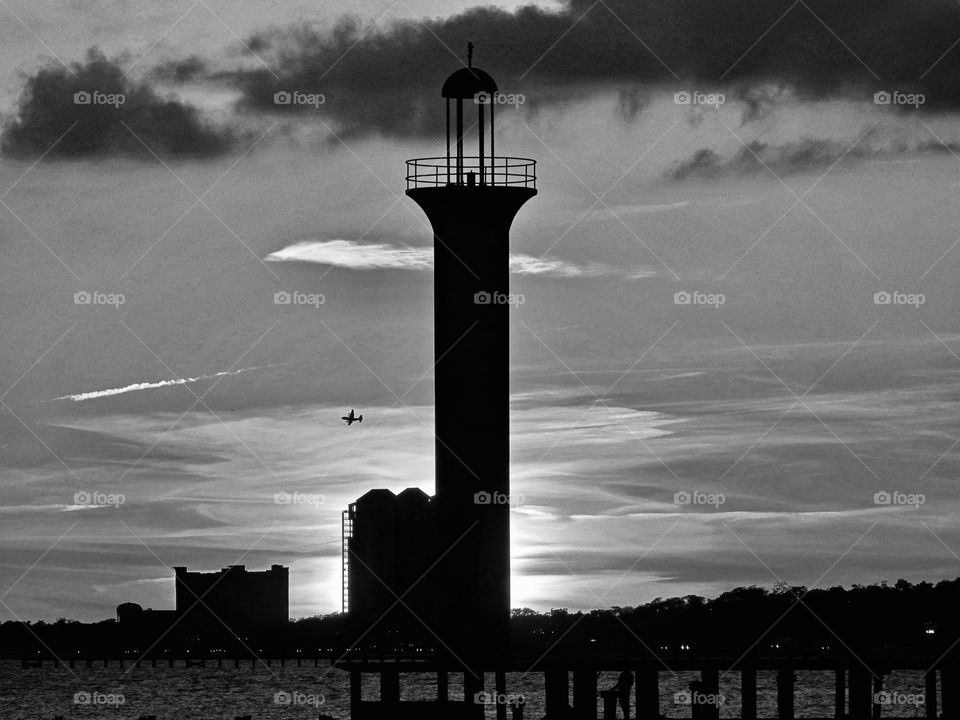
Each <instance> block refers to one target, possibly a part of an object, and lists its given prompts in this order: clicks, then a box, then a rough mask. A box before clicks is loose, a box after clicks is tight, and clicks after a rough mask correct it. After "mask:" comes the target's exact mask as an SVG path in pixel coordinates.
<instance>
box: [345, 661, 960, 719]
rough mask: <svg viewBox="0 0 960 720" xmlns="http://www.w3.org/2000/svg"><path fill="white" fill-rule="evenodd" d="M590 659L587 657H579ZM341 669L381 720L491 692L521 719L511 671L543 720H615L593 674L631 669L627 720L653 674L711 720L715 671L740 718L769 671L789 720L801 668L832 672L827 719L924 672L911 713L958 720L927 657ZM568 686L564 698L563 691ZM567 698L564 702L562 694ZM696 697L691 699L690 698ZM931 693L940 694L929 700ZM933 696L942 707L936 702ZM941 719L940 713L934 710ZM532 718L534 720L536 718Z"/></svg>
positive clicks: (640, 715)
mask: <svg viewBox="0 0 960 720" xmlns="http://www.w3.org/2000/svg"><path fill="white" fill-rule="evenodd" d="M587 655H589V653H587ZM335 665H336V667H338V668H340V669H342V670H344V671H346V672H348V673H350V717H351V719H352V720H385V719H386V718H396V717H418V718H438V719H439V718H444V719H445V720H446V719H452V718H457V719H459V718H464V719H467V718H469V719H470V720H481V719H482V718H483V717H484V705H483V704H480V703H477V702H475V701H474V696H475V694H476V693H484V692H486V693H490V694H492V695H494V696H496V698H497V699H499V700H500V701H499V702H497V703H496V713H497V720H508V718H509V720H523V718H524V707H523V704H522V703H514V704H511V703H510V702H509V698H510V697H511V695H512V694H513V695H514V696H516V695H519V694H520V689H519V688H511V687H509V686H508V685H507V683H506V675H507V673H510V672H516V673H523V674H530V673H539V674H542V676H543V687H544V698H545V703H546V712H545V715H546V718H547V720H554V719H555V718H571V719H575V720H601V718H602V720H615V719H616V718H617V717H618V715H617V699H616V698H615V697H612V696H611V694H610V693H604V695H606V698H605V702H604V709H603V711H598V709H597V704H598V703H597V698H598V693H599V688H598V683H597V678H598V676H599V673H601V672H604V671H615V672H621V671H624V670H628V671H630V672H632V673H633V675H634V678H635V682H634V685H633V690H632V692H631V696H630V705H631V717H632V718H637V719H638V720H657V719H658V718H660V717H661V716H660V703H661V695H662V694H661V689H660V675H661V674H662V673H671V672H681V671H693V672H698V673H699V681H698V682H696V683H695V685H696V690H695V691H694V692H692V693H691V695H692V697H691V698H690V706H689V708H690V709H689V715H688V717H692V718H694V719H695V720H716V719H717V718H719V717H720V707H719V705H718V704H717V703H716V702H711V700H710V698H716V697H717V696H719V693H720V690H721V689H720V673H721V672H736V673H738V674H739V689H740V694H741V707H740V714H739V716H738V717H740V718H741V720H760V716H759V715H758V712H757V673H758V672H760V671H773V672H775V673H776V679H777V680H776V688H777V689H776V708H777V711H776V715H775V716H774V717H776V718H778V720H794V718H795V717H796V715H795V709H794V699H795V693H796V689H797V684H796V672H797V671H802V670H820V671H824V670H827V671H830V670H832V671H833V672H834V675H835V683H834V703H833V705H834V714H833V715H832V718H834V719H836V718H847V719H848V720H875V719H877V718H881V717H883V716H884V705H882V704H881V703H880V702H878V701H877V699H878V695H877V694H878V693H881V692H882V691H883V688H884V678H885V677H886V676H888V675H889V674H890V673H891V672H892V671H894V670H915V671H920V672H922V673H924V683H925V687H924V695H925V702H924V703H923V705H922V707H920V709H919V710H918V715H917V717H924V718H928V719H935V718H940V717H943V718H953V719H956V718H960V658H957V657H951V658H949V659H948V658H938V657H934V656H926V655H914V656H909V655H897V656H874V657H870V658H857V657H853V656H851V655H839V654H823V655H797V656H775V655H750V656H748V657H744V658H737V657H732V656H731V657H722V656H703V657H697V656H690V655H678V656H662V657H659V658H655V657H653V656H651V655H646V656H638V657H624V656H621V657H610V658H603V659H601V658H597V657H581V656H578V657H573V656H570V657H558V656H549V655H548V656H546V657H542V658H537V657H528V658H524V657H515V658H513V659H512V660H510V661H509V662H506V663H501V664H498V665H496V666H495V667H483V668H480V667H475V668H472V669H467V668H464V667H462V666H459V667H458V666H457V665H456V664H451V663H446V662H444V661H441V660H439V659H436V660H424V659H416V658H402V657H395V658H386V657H381V658H368V659H359V658H353V659H350V660H345V661H341V662H338V663H336V664H335ZM401 673H404V674H406V673H425V674H427V673H428V674H434V675H435V676H436V679H437V697H436V701H435V702H432V703H426V702H422V701H421V702H402V701H401V700H400V684H399V678H400V675H401ZM454 673H462V674H463V676H464V683H463V686H464V700H463V701H452V700H451V699H450V698H449V697H448V687H449V680H450V675H451V674H454ZM491 673H492V674H493V675H494V677H495V681H494V683H493V686H492V687H485V686H484V674H491ZM367 674H373V675H377V676H379V687H380V699H379V700H365V699H363V697H362V693H361V688H362V686H363V680H364V675H367ZM571 690H572V693H571ZM571 694H572V703H571V702H570V697H571ZM698 694H699V695H698ZM938 694H939V695H940V698H938ZM941 698H942V706H943V707H942V708H941V707H939V704H940V703H938V699H941ZM941 712H942V713H943V714H942V715H941V714H940V713H941ZM536 720H539V718H536Z"/></svg>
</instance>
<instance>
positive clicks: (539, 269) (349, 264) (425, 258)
mask: <svg viewBox="0 0 960 720" xmlns="http://www.w3.org/2000/svg"><path fill="white" fill-rule="evenodd" d="M266 260H267V261H268V262H310V263H318V264H321V265H333V266H336V267H342V268H348V269H350V270H422V271H431V270H433V248H429V247H409V246H406V245H403V246H401V245H393V244H391V243H371V244H361V243H359V242H357V241H355V240H341V239H336V240H305V241H303V242H298V243H294V244H293V245H288V246H287V247H285V248H283V249H281V250H277V251H276V252H272V253H270V254H269V255H267V257H266ZM510 271H511V272H515V273H520V274H523V275H542V276H545V277H560V278H574V277H601V276H619V277H624V278H626V279H630V280H636V279H640V278H645V277H650V276H651V275H653V274H655V271H654V270H653V269H652V268H647V267H636V268H622V267H616V266H614V265H609V264H606V263H577V262H572V261H569V260H561V259H559V258H553V257H547V256H544V257H535V256H533V255H524V254H515V255H511V256H510Z"/></svg>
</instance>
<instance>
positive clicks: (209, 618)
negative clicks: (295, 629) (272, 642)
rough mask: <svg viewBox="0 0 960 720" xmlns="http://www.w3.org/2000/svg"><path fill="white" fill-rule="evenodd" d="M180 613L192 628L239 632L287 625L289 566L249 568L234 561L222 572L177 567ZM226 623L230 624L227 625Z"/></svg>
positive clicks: (186, 623) (177, 594) (178, 608)
mask: <svg viewBox="0 0 960 720" xmlns="http://www.w3.org/2000/svg"><path fill="white" fill-rule="evenodd" d="M174 572H175V573H176V583H177V584H176V604H177V609H176V612H177V615H178V616H180V615H182V616H183V620H182V621H181V622H182V623H183V624H184V625H185V626H186V627H188V628H209V629H212V630H215V631H217V632H220V631H222V630H225V629H227V628H228V629H229V630H231V631H233V632H235V633H238V634H239V633H242V632H245V631H248V630H256V629H262V628H268V627H278V626H282V625H285V624H286V623H287V622H289V620H290V610H289V605H290V589H289V588H290V580H289V568H286V567H283V566H282V565H273V566H271V567H270V569H269V570H263V571H260V572H257V571H249V570H247V569H246V568H245V567H244V566H243V565H231V566H230V567H227V568H224V569H223V570H220V571H219V572H209V573H204V572H189V571H188V570H187V568H185V567H175V568H174ZM224 626H226V628H224Z"/></svg>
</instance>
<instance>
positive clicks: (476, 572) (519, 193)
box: [345, 47, 537, 661]
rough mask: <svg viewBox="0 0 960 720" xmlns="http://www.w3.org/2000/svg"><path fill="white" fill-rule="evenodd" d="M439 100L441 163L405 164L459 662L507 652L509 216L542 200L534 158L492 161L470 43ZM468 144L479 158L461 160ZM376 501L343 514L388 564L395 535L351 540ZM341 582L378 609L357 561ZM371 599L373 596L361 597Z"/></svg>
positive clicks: (444, 607) (444, 582)
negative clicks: (430, 307) (420, 273)
mask: <svg viewBox="0 0 960 720" xmlns="http://www.w3.org/2000/svg"><path fill="white" fill-rule="evenodd" d="M441 95H442V96H443V97H444V98H445V101H446V125H447V141H446V156H445V157H435V158H418V159H415V160H408V161H407V195H409V196H410V198H411V199H413V200H414V201H416V203H417V204H418V205H419V206H420V207H421V208H422V209H423V211H424V212H425V213H426V214H427V216H428V217H429V219H430V223H431V225H432V227H433V232H434V353H435V394H436V445H435V451H436V495H435V497H434V498H433V499H432V500H431V503H430V505H431V506H432V507H435V510H434V513H435V519H436V537H435V540H434V550H433V557H435V558H436V567H435V568H433V569H432V570H431V572H430V573H429V574H430V576H431V577H430V579H429V580H430V582H431V585H432V587H434V588H435V589H436V605H437V614H436V616H435V622H436V627H437V629H438V636H439V640H440V642H441V644H442V645H443V647H444V648H445V649H446V650H447V651H450V652H452V654H453V655H454V656H456V657H459V658H477V657H481V658H485V657H492V656H497V655H505V654H508V653H509V633H508V627H509V617H510V505H509V503H510V468H509V461H510V441H509V421H510V418H509V403H510V398H509V391H510V388H509V332H510V328H509V325H510V323H509V314H510V312H511V306H512V305H513V304H514V303H515V302H516V298H514V297H513V296H511V295H510V294H509V239H510V225H511V224H512V222H513V219H514V216H515V215H516V213H517V212H518V211H519V209H520V207H521V206H522V205H523V204H524V203H525V202H527V200H529V199H530V198H532V197H533V196H534V195H536V193H537V191H536V174H535V162H534V161H533V160H527V159H523V158H511V157H497V156H496V154H495V133H494V108H495V107H496V106H497V105H498V104H499V101H500V96H499V95H498V90H497V85H496V83H495V82H494V80H493V78H492V77H490V75H488V74H487V73H486V72H484V71H483V70H480V69H479V68H475V67H473V66H472V47H471V48H470V50H469V52H468V60H467V67H463V68H461V69H459V70H457V71H456V72H454V73H453V74H452V75H450V76H449V77H448V78H447V80H446V82H444V84H443V88H442V91H441ZM474 113H475V114H474ZM487 115H489V119H488V118H487ZM451 120H452V123H451ZM465 127H466V128H467V129H466V130H465ZM468 135H469V136H471V137H470V138H468ZM472 138H475V139H476V147H477V154H476V155H472V156H471V155H465V154H464V144H465V141H469V142H472ZM487 148H489V150H488V149H487ZM375 492H377V493H381V492H384V491H375ZM369 495H370V494H368V495H365V496H364V497H363V498H361V499H360V500H359V501H358V502H357V503H356V504H355V506H356V507H355V506H354V505H351V510H349V511H348V514H353V515H354V516H355V517H354V519H353V520H352V522H353V524H354V527H353V528H352V531H351V532H352V537H351V539H350V540H349V543H352V545H351V546H352V547H356V548H358V549H359V548H360V547H361V546H362V547H363V548H364V552H367V553H368V554H369V556H370V557H371V558H375V559H376V560H377V561H378V562H381V563H383V564H386V563H387V558H390V557H392V556H393V553H394V550H393V549H390V548H387V547H385V546H386V545H390V544H392V543H394V538H395V537H396V536H397V534H398V533H397V531H396V529H395V528H393V527H392V526H390V528H391V529H390V531H389V532H384V533H383V535H382V536H381V537H379V538H378V537H377V534H376V533H371V535H370V536H369V537H365V538H364V539H363V541H362V542H360V541H357V540H356V538H357V536H358V527H359V523H360V521H361V518H362V511H363V509H364V508H363V507H361V504H362V502H363V501H364V500H365V499H367V501H368V503H369V504H370V506H371V507H374V506H375V504H376V503H387V500H386V499H385V498H383V497H381V496H379V495H378V496H376V499H374V498H370V497H369ZM376 506H377V507H379V505H376ZM384 513H385V514H384V517H386V515H387V513H386V512H385V511H384ZM374 514H376V513H374ZM384 522H385V523H386V522H387V521H386V520H384ZM385 527H386V525H385ZM367 542H369V543H371V545H370V546H369V547H368V546H367V545H366V543H367ZM345 552H346V549H345ZM378 567H381V566H380V565H378ZM345 582H347V586H348V588H349V589H348V591H347V594H348V596H349V597H348V608H349V611H350V613H351V615H353V614H354V613H357V614H358V615H363V616H365V614H366V613H367V612H369V611H371V610H372V609H373V608H374V607H379V603H380V602H381V599H380V595H379V593H378V591H376V590H373V589H369V590H368V588H372V585H371V584H370V583H369V580H368V579H365V580H359V579H358V580H357V583H358V584H357V585H356V586H354V585H353V584H352V583H353V582H354V579H353V560H352V558H351V559H349V567H348V569H347V570H346V571H345ZM366 592H370V593H373V594H374V596H375V597H376V599H375V600H372V601H371V600H367V599H361V597H360V596H361V595H364V594H365V593H366ZM368 603H369V604H368ZM374 619H375V618H372V617H371V618H370V620H371V621H373V620H374ZM468 661H469V660H468Z"/></svg>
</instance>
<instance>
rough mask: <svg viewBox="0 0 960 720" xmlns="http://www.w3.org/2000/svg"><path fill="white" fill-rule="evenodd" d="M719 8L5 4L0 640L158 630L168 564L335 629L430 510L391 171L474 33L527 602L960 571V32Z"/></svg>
mask: <svg viewBox="0 0 960 720" xmlns="http://www.w3.org/2000/svg"><path fill="white" fill-rule="evenodd" d="M729 5H730V7H727V8H723V9H715V8H714V7H713V5H712V4H707V5H704V4H702V3H695V2H667V1H666V0H653V1H651V2H646V3H633V2H630V3H628V2H625V1H624V2H608V3H604V2H600V3H594V4H590V3H589V2H585V1H581V0H573V1H572V2H570V3H568V4H562V3H543V4H542V5H541V6H540V7H539V8H534V7H527V8H522V9H519V10H518V9H517V8H518V4H511V3H503V4H498V5H496V6H489V7H487V8H486V9H483V10H470V11H468V12H467V13H466V14H462V13H463V12H464V11H467V10H468V9H469V7H470V3H467V2H456V3H452V4H451V3H449V2H444V3H439V2H430V1H428V0H419V1H417V0H410V1H409V2H407V1H406V0H401V1H400V2H397V3H390V2H381V3H377V2H362V3H356V2H352V3H346V2H330V3H324V4H322V5H318V4H316V3H313V4H305V3H299V2H296V3H294V2H291V3H286V2H278V3H272V4H270V5H269V6H268V5H264V4H263V3H253V2H239V3H237V2H233V3H224V2H214V1H213V0H202V1H199V2H193V3H192V2H190V0H184V2H177V3H155V4H154V3H146V4H144V3H129V2H125V1H123V0H102V1H101V2H97V3H83V4H77V3H70V2H56V3H54V2H39V3H27V2H20V1H14V0H9V1H8V3H6V4H4V6H3V7H0V16H3V20H2V22H0V48H2V50H0V52H2V59H3V60H4V62H3V64H2V65H3V67H5V68H7V70H6V71H4V73H3V74H0V110H2V112H3V119H4V130H3V137H2V145H3V158H2V161H0V201H2V202H0V253H2V257H0V307H2V311H0V400H2V405H0V542H2V553H0V602H2V604H0V619H11V618H22V619H53V618H56V617H60V616H67V617H71V618H77V619H81V620H93V619H100V618H104V617H109V616H111V615H112V614H113V611H114V608H115V606H116V605H117V604H119V603H120V602H124V601H134V602H139V603H141V604H143V605H144V606H148V607H155V608H170V607H173V579H172V571H171V570H170V567H172V566H174V565H189V566H190V567H191V569H199V570H216V569H219V568H220V567H224V566H226V565H230V564H246V565H247V566H248V567H250V568H256V569H263V568H265V567H267V566H269V565H270V564H272V563H282V564H286V565H289V566H290V567H291V574H290V582H291V614H292V615H293V616H295V617H299V616H305V615H312V614H315V613H320V612H330V611H334V610H338V609H339V604H340V573H339V563H340V513H341V511H342V510H343V509H344V508H345V507H346V505H347V504H348V503H349V502H351V501H352V500H354V499H356V498H357V497H359V496H360V495H362V494H363V493H364V492H366V491H367V490H368V489H371V488H375V487H388V488H391V489H393V490H397V491H399V490H401V489H403V488H405V487H412V486H415V487H420V488H423V489H424V490H425V491H427V492H428V493H432V492H433V434H432V424H433V409H432V402H433V378H432V374H431V372H430V370H431V363H432V357H433V349H432V311H431V305H432V302H433V296H432V251H431V243H432V237H431V232H430V229H429V226H428V225H427V223H426V219H425V217H424V216H423V215H422V213H421V211H420V210H419V209H418V208H417V206H416V205H415V204H414V203H413V202H412V201H410V200H408V199H407V198H405V197H404V195H403V191H404V188H405V185H404V179H403V178H404V174H405V168H404V160H406V159H408V158H412V157H418V156H427V155H439V154H441V153H442V152H443V138H442V136H441V135H440V134H438V131H439V130H440V129H441V128H442V126H443V105H442V100H441V98H440V97H439V89H440V84H441V83H442V81H443V78H444V77H445V76H446V75H448V74H449V73H450V72H452V71H454V70H456V69H457V68H458V67H459V64H460V63H461V62H462V59H463V58H462V55H463V48H464V46H465V43H466V41H467V40H468V39H469V40H472V41H473V42H474V43H475V45H476V46H477V52H476V56H475V64H476V65H478V66H480V67H482V68H484V69H485V70H487V71H488V72H490V73H491V74H492V75H493V76H494V77H495V78H496V79H497V80H498V82H499V86H500V88H501V90H503V91H504V92H506V93H515V94H519V95H520V97H521V99H522V100H523V103H522V104H514V105H504V106H503V108H502V109H498V113H497V119H498V135H497V150H498V152H500V153H503V154H508V155H514V156H521V157H530V158H534V159H536V160H537V162H538V188H539V194H538V196H537V197H536V198H535V199H534V200H533V201H531V202H530V203H528V204H527V205H526V206H525V207H524V208H523V210H522V211H521V213H520V215H519V216H518V218H517V221H516V222H515V224H514V226H513V230H512V234H511V248H512V253H513V258H512V267H513V271H514V272H513V275H512V280H511V283H512V290H513V291H514V292H516V293H519V294H521V295H522V297H523V304H521V305H519V306H518V307H516V308H515V309H513V310H511V314H510V317H511V321H512V324H511V341H512V345H511V367H512V408H513V412H512V417H511V434H512V459H513V460H512V488H513V491H514V493H515V494H516V495H517V496H518V497H516V498H515V500H516V502H515V505H514V508H513V512H512V533H513V558H514V561H513V598H512V601H513V605H514V606H516V607H519V606H531V607H535V608H538V609H546V608H550V607H571V608H590V607H603V606H610V605H634V604H637V603H640V602H644V601H648V600H651V599H653V598H654V597H657V596H674V595H685V594H690V593H696V594H703V595H715V594H717V593H719V592H722V591H724V590H727V589H731V588H733V587H736V586H740V585H751V584H759V585H766V586H770V585H772V584H773V583H775V582H777V581H778V580H785V581H787V582H789V583H791V584H804V585H808V586H812V585H814V584H816V585H817V586H829V585H835V584H844V585H849V584H851V583H869V582H876V581H879V580H883V579H887V580H890V581H894V580H896V579H897V578H901V577H902V578H907V579H909V580H913V581H918V580H937V579H942V578H952V577H956V576H957V575H960V558H958V557H957V554H956V553H960V529H958V524H957V514H958V510H960V494H958V491H957V488H956V479H957V475H958V468H960V462H958V452H960V451H958V449H957V448H956V444H957V442H958V439H960V428H958V427H957V416H958V413H957V405H956V403H957V396H958V389H960V382H958V379H960V329H958V326H957V318H958V317H960V296H958V292H957V285H956V276H957V272H958V269H960V268H958V265H960V249H958V248H957V247H956V246H957V245H958V243H960V230H958V228H960V207H958V204H957V202H956V198H957V194H958V191H960V162H958V160H960V158H958V155H957V154H956V153H957V152H960V151H958V147H960V145H958V144H957V143H958V142H960V132H958V129H957V127H958V126H957V120H958V110H957V108H956V105H957V102H958V99H960V93H958V92H957V90H956V88H955V87H954V86H953V84H951V83H954V84H955V78H956V77H957V74H958V71H960V69H958V66H960V48H958V47H954V46H953V43H954V42H955V41H956V40H957V31H956V30H955V29H951V28H957V27H960V23H958V20H960V8H958V7H956V6H954V5H951V4H949V3H937V2H922V3H903V2H893V3H889V4H887V5H885V6H884V7H885V12H884V13H876V14H866V15H864V14H863V13H862V12H861V10H862V8H858V7H857V3H855V2H852V0H844V2H831V3H815V2H810V3H806V2H796V3H793V4H791V3H790V2H773V0H762V1H758V2H754V3H746V2H741V3H730V4H729ZM345 12H350V13H353V15H352V16H351V17H350V18H347V19H345V17H344V13H345ZM92 47H99V51H95V52H93V53H90V52H89V51H90V48H92ZM283 91H286V92H295V91H297V92H301V93H303V94H304V95H311V94H312V95H314V96H318V97H319V96H322V103H321V102H320V101H317V102H316V103H315V104H313V105H300V106H292V105H291V106H285V105H276V104H274V102H273V96H274V93H276V92H283ZM77 92H89V93H91V94H95V93H101V95H100V97H101V98H105V97H107V96H109V95H111V94H114V95H116V94H118V93H119V94H122V95H123V96H124V100H123V103H122V104H119V103H117V104H114V105H111V104H109V103H108V104H99V105H98V104H97V102H96V101H94V102H93V103H92V104H89V105H77V104H75V103H74V99H73V98H74V94H75V93H77ZM876 93H886V95H883V94H881V95H876ZM687 99H690V100H691V102H689V103H685V102H684V100H687ZM886 99H890V102H889V103H885V102H884V100H886ZM278 292H289V293H300V294H301V295H300V296H299V297H301V298H302V299H304V300H309V299H310V298H312V299H313V300H314V302H313V303H312V304H310V303H307V304H277V303H275V294H276V293H278ZM78 293H80V295H78ZM84 293H88V294H89V295H84ZM678 293H679V295H678ZM877 293H881V295H879V296H877ZM883 293H889V298H890V299H891V302H889V303H884V302H883V300H884V299H886V298H887V297H888V296H887V295H883ZM121 296H122V298H121ZM321 296H322V300H323V302H322V303H321V302H320V298H321ZM86 297H90V298H91V302H89V303H84V302H78V298H79V300H81V301H82V300H83V299H84V298H86ZM687 297H690V298H691V302H689V303H686V304H685V303H683V302H682V300H684V299H685V298H687ZM121 299H122V302H121ZM350 407H355V408H356V409H357V412H363V414H364V423H363V424H362V425H354V426H352V427H350V428H346V427H344V426H343V424H342V423H340V422H339V417H340V415H342V414H343V411H344V410H346V409H349V408H350ZM878 492H887V493H901V494H902V495H894V496H893V501H892V502H891V503H890V504H878V503H877V502H876V501H875V494H876V493H878ZM78 493H86V494H88V495H92V494H94V493H99V495H97V496H96V497H98V498H99V499H101V500H107V499H108V498H110V497H113V498H114V499H119V498H116V496H117V495H122V496H123V502H122V504H118V506H117V507H114V506H110V505H109V504H106V505H102V506H96V505H90V504H85V503H84V498H83V497H79V498H78V495H77V494H78ZM277 493H301V494H302V495H301V496H299V497H300V499H302V500H306V502H302V503H282V502H281V503H278V502H276V500H275V495H276V494H277ZM677 493H701V495H697V498H698V499H700V500H704V501H708V500H709V501H710V502H705V504H683V503H678V502H677V501H676V498H675V496H676V494H677ZM908 496H910V497H908ZM907 500H911V501H912V500H915V501H916V502H914V503H913V504H910V503H909V502H907ZM713 501H715V502H713ZM898 503H901V504H898Z"/></svg>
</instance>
